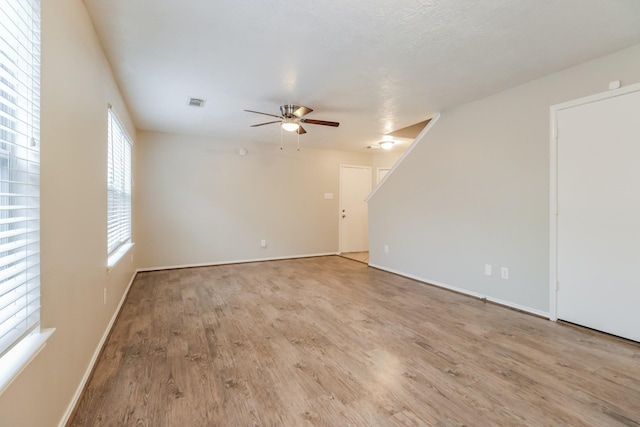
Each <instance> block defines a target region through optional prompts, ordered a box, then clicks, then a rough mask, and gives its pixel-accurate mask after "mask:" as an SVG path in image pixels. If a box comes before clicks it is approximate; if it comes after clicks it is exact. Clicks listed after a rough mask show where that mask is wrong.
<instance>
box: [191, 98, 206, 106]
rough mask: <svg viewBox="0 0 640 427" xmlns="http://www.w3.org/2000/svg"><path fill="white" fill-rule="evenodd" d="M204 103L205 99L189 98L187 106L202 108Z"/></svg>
mask: <svg viewBox="0 0 640 427" xmlns="http://www.w3.org/2000/svg"><path fill="white" fill-rule="evenodd" d="M205 102H207V100H206V99H200V98H189V102H187V105H188V106H189V107H204V103H205Z"/></svg>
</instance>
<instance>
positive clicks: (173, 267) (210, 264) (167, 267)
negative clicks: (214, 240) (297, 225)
mask: <svg viewBox="0 0 640 427" xmlns="http://www.w3.org/2000/svg"><path fill="white" fill-rule="evenodd" d="M339 254H340V253H339V252H326V253H320V254H305V255H289V256H282V257H272V258H253V259H241V260H230V261H215V262H213V261H212V262H203V263H198V264H181V265H165V266H157V267H145V268H139V269H138V270H137V271H138V272H139V273H143V272H147V271H161V270H176V269H179V268H195V267H215V266H216V265H227V264H246V263H249V262H264V261H281V260H285V259H298V258H315V257H321V256H332V255H339Z"/></svg>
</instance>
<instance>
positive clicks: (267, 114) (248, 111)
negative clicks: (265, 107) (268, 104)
mask: <svg viewBox="0 0 640 427" xmlns="http://www.w3.org/2000/svg"><path fill="white" fill-rule="evenodd" d="M244 111H246V112H247V113H256V114H263V115H265V116H271V117H277V118H279V119H281V118H282V116H276V115H275V114H269V113H261V112H260V111H253V110H244Z"/></svg>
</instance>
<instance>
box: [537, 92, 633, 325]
mask: <svg viewBox="0 0 640 427" xmlns="http://www.w3.org/2000/svg"><path fill="white" fill-rule="evenodd" d="M638 91H640V83H636V84H632V85H629V86H625V87H622V88H619V89H614V90H609V91H607V92H601V93H598V94H595V95H590V96H586V97H584V98H578V99H574V100H571V101H567V102H563V103H561V104H556V105H552V106H551V109H550V115H551V116H550V118H551V135H550V141H551V143H550V156H549V159H550V163H549V171H550V179H549V185H550V188H549V319H550V320H553V321H557V320H558V287H559V283H558V166H559V165H558V112H560V111H561V110H566V109H569V108H574V107H578V106H580V105H585V104H590V103H592V102H598V101H602V100H605V99H609V98H615V97H618V96H622V95H627V94H629V93H633V92H638Z"/></svg>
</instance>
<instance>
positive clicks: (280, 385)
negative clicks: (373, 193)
mask: <svg viewBox="0 0 640 427" xmlns="http://www.w3.org/2000/svg"><path fill="white" fill-rule="evenodd" d="M70 424H71V425H74V426H154V427H156V426H178V427H185V426H254V425H256V426H258V425H262V426H349V425H350V426H396V425H414V426H429V425H434V426H440V427H445V426H447V427H449V426H461V425H467V426H519V425H526V426H587V425H590V426H638V425H640V346H638V345H636V344H634V343H631V342H628V341H624V340H621V339H617V338H614V337H611V336H607V335H604V334H600V333H596V332H593V331H590V330H586V329H582V328H578V327H574V326H570V325H566V324H561V323H554V322H550V321H548V320H545V319H541V318H538V317H534V316H531V315H527V314H524V313H520V312H517V311H513V310H510V309H507V308H504V307H501V306H497V305H493V304H488V303H483V302H482V301H481V300H478V299H474V298H471V297H467V296H463V295H459V294H456V293H453V292H449V291H446V290H442V289H439V288H436V287H432V286H429V285H425V284H421V283H418V282H415V281H413V280H409V279H406V278H403V277H400V276H396V275H393V274H390V273H386V272H383V271H380V270H376V269H373V268H370V267H368V266H366V265H364V264H362V263H360V262H354V261H351V260H348V259H345V258H342V257H338V256H331V257H320V258H308V259H294V260H284V261H272V262H261V263H248V264H236V265H226V266H215V267H203V268H192V269H183V270H171V271H158V272H147V273H141V274H139V275H138V276H137V278H136V280H135V282H134V284H133V286H132V288H131V291H130V293H129V296H128V297H127V300H126V302H125V304H124V306H123V309H122V312H121V315H120V317H119V319H118V320H117V322H116V323H115V326H114V328H113V331H112V334H111V337H110V338H109V340H108V342H107V344H106V346H105V348H104V351H103V353H102V355H101V357H100V358H99V361H98V364H97V366H96V369H95V371H94V374H93V377H92V378H91V380H90V382H89V384H88V386H87V388H86V390H85V392H84V394H83V397H82V399H81V402H80V403H79V407H78V408H77V412H76V414H75V418H74V419H73V420H72V421H71V422H70Z"/></svg>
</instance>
